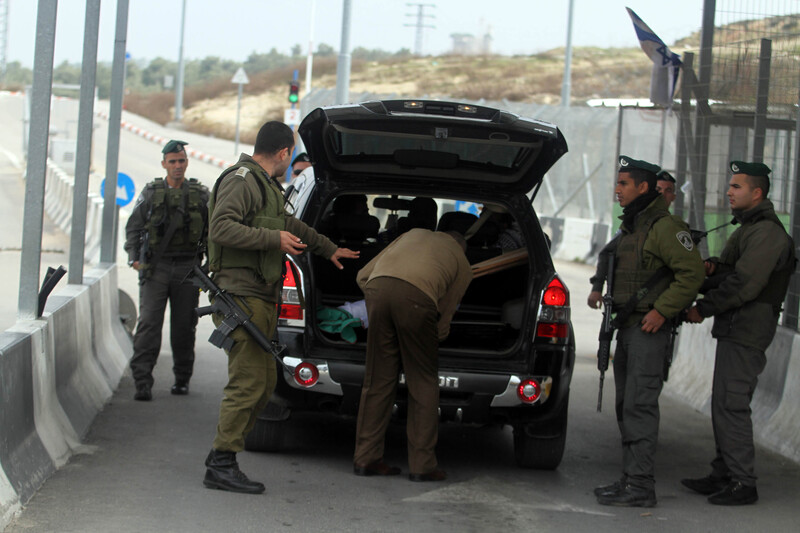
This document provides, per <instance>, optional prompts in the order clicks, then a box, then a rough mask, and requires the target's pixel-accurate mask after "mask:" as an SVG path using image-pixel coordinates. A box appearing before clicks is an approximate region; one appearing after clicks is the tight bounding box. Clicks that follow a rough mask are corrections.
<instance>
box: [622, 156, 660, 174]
mask: <svg viewBox="0 0 800 533" xmlns="http://www.w3.org/2000/svg"><path fill="white" fill-rule="evenodd" d="M632 168H640V169H642V170H646V171H648V172H652V173H653V174H657V173H658V172H659V171H660V170H661V167H659V166H658V165H654V164H653V163H648V162H647V161H641V160H639V159H633V158H632V157H628V156H627V155H621V156H619V172H624V171H625V170H630V169H632Z"/></svg>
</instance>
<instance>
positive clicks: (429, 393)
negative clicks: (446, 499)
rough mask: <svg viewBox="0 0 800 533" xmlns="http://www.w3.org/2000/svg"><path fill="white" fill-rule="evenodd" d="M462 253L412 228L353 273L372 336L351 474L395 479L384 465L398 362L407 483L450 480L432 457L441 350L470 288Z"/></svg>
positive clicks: (448, 240)
mask: <svg viewBox="0 0 800 533" xmlns="http://www.w3.org/2000/svg"><path fill="white" fill-rule="evenodd" d="M466 247H467V245H466V241H465V240H464V238H463V236H461V235H460V234H458V233H456V232H447V233H442V232H433V231H430V230H427V229H421V228H417V229H412V230H410V231H408V232H407V233H404V234H403V235H401V236H400V237H398V238H397V239H395V240H394V241H393V242H392V243H391V244H390V245H389V246H387V247H386V248H385V249H384V250H383V251H382V252H381V253H380V254H378V255H377V256H376V257H375V258H374V259H373V260H372V261H370V262H369V263H367V265H366V266H365V267H364V268H362V269H361V270H360V271H359V272H358V278H357V281H358V286H359V287H360V288H361V290H362V291H363V292H364V295H365V298H366V303H367V313H368V316H369V330H368V334H367V360H366V366H365V369H364V385H363V388H362V389H361V403H360V406H359V410H358V422H357V427H356V450H355V454H354V458H353V471H354V472H355V474H356V475H359V476H370V475H384V476H386V475H396V474H399V473H400V469H399V468H397V467H391V466H389V465H387V464H386V463H385V462H384V461H383V449H384V441H385V436H386V429H387V427H388V426H389V419H390V417H391V413H392V404H393V403H394V396H395V392H396V390H397V382H398V375H399V373H400V365H401V363H402V368H403V372H404V373H405V376H406V385H407V386H408V421H407V430H406V431H407V436H408V465H409V471H410V473H409V476H408V477H409V479H411V480H412V481H441V480H443V479H445V478H446V477H447V476H446V474H445V472H444V471H443V470H440V469H439V468H438V464H437V461H436V452H435V449H436V442H437V440H438V429H439V417H438V408H439V365H438V351H439V341H441V340H444V339H445V338H447V335H448V333H449V332H450V321H451V320H452V319H453V315H454V314H455V312H456V307H458V304H459V302H460V301H461V298H462V297H463V296H464V293H465V292H466V290H467V287H468V286H469V283H470V281H472V270H471V269H470V265H469V261H467V258H466V255H465V254H464V252H465V251H466Z"/></svg>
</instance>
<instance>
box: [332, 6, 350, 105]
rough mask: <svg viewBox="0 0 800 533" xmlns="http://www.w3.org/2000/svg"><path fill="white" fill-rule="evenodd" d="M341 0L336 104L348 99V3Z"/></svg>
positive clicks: (344, 102) (343, 102)
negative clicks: (340, 33) (340, 32)
mask: <svg viewBox="0 0 800 533" xmlns="http://www.w3.org/2000/svg"><path fill="white" fill-rule="evenodd" d="M351 3H352V2H351V0H343V1H342V7H343V9H342V43H341V47H340V50H339V62H338V64H337V66H336V104H338V105H341V104H346V103H347V101H348V100H350V4H351Z"/></svg>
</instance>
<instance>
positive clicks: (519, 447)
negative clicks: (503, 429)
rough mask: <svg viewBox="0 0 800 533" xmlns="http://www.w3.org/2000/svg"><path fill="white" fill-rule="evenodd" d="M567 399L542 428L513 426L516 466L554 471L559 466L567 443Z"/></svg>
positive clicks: (521, 424)
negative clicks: (555, 415)
mask: <svg viewBox="0 0 800 533" xmlns="http://www.w3.org/2000/svg"><path fill="white" fill-rule="evenodd" d="M568 412H569V397H567V399H566V400H565V401H564V405H563V406H562V407H561V412H560V413H559V415H558V416H557V417H556V418H555V419H554V420H552V421H550V422H549V423H547V424H546V425H544V426H541V425H535V424H526V423H520V424H516V425H515V426H514V459H515V460H516V462H517V465H518V466H521V467H523V468H535V469H537V470H555V469H556V468H558V465H559V464H561V458H562V457H563V456H564V447H565V445H566V442H567V415H568Z"/></svg>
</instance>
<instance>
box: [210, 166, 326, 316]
mask: <svg viewBox="0 0 800 533" xmlns="http://www.w3.org/2000/svg"><path fill="white" fill-rule="evenodd" d="M244 162H247V163H249V164H250V165H255V166H256V167H258V164H257V163H256V162H255V160H253V158H251V157H250V156H248V155H246V154H242V155H241V157H240V158H239V163H244ZM234 168H235V166H234ZM258 168H260V167H258ZM223 176H224V177H221V181H220V182H219V185H218V187H217V189H216V192H215V193H213V192H212V195H213V209H212V210H211V213H209V233H208V239H209V241H213V242H214V243H216V244H217V245H219V246H221V247H222V249H223V250H224V249H225V248H235V249H238V250H244V251H251V252H253V253H255V254H258V253H259V252H261V251H263V250H279V249H280V246H281V235H280V232H281V230H278V229H267V228H263V227H252V226H248V225H247V224H246V223H245V221H247V220H252V219H253V216H254V215H255V214H256V213H258V212H259V211H261V210H262V209H263V207H264V205H263V204H264V195H263V193H262V190H261V187H260V186H259V184H258V181H257V180H259V179H262V181H263V180H267V182H268V183H269V184H270V186H277V185H274V183H272V182H273V180H272V179H271V178H269V176H267V174H266V172H263V175H262V176H256V175H254V173H253V172H247V173H244V175H241V174H239V173H236V172H234V171H233V170H231V169H229V171H227V172H226V173H225V174H224V175H223ZM270 196H271V195H268V196H267V198H270ZM284 231H288V232H289V233H291V234H292V235H295V236H296V237H299V238H300V240H301V241H302V242H303V243H305V244H307V245H308V248H306V251H308V252H312V253H315V254H318V255H321V256H322V257H325V258H326V259H329V258H330V257H331V256H332V255H333V254H334V252H336V249H337V246H336V245H335V244H334V243H333V242H331V241H330V239H328V238H327V237H325V236H324V235H321V234H319V233H317V232H316V231H315V230H314V229H313V228H310V227H309V226H307V225H306V224H305V223H303V222H301V221H300V220H297V219H296V218H295V217H293V216H291V215H288V214H287V215H285V226H284ZM276 257H278V258H277V260H278V261H283V257H284V256H276ZM214 280H215V281H216V283H217V285H219V286H220V288H222V289H225V290H227V291H228V292H230V293H232V294H235V295H237V296H254V297H256V298H261V299H264V300H267V301H269V302H277V301H278V297H279V295H280V290H281V280H280V279H279V280H278V281H277V282H275V283H267V282H265V280H264V279H263V278H262V277H261V276H260V275H259V273H258V272H256V271H255V270H253V269H250V268H222V269H221V270H220V271H218V272H215V273H214Z"/></svg>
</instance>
